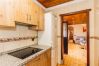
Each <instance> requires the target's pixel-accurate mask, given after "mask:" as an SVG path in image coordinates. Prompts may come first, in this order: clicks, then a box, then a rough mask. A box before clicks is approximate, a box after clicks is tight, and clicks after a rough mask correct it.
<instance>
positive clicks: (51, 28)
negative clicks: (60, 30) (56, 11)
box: [38, 12, 58, 66]
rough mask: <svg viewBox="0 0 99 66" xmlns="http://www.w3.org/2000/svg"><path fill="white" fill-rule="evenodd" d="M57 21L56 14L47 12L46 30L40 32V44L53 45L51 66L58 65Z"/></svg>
mask: <svg viewBox="0 0 99 66" xmlns="http://www.w3.org/2000/svg"><path fill="white" fill-rule="evenodd" d="M56 33H57V23H56V21H55V16H54V15H53V14H52V13H51V12H49V13H46V14H45V29H44V31H42V32H41V31H39V34H38V44H39V45H48V46H51V47H52V54H51V58H52V60H51V62H52V65H51V66H56V65H57V56H58V55H57V34H56Z"/></svg>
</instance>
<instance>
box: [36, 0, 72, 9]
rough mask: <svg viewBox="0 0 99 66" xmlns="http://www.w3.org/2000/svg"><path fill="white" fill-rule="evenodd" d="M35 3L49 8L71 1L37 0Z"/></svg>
mask: <svg viewBox="0 0 99 66" xmlns="http://www.w3.org/2000/svg"><path fill="white" fill-rule="evenodd" d="M37 1H38V2H40V3H41V4H42V5H43V6H44V7H46V8H49V7H52V6H56V5H59V4H62V3H66V2H69V1H72V0H37Z"/></svg>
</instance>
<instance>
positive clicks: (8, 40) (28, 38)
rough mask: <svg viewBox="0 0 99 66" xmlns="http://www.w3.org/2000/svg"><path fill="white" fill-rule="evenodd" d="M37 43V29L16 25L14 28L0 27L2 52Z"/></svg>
mask: <svg viewBox="0 0 99 66" xmlns="http://www.w3.org/2000/svg"><path fill="white" fill-rule="evenodd" d="M33 44H37V31H34V30H29V29H28V27H27V26H21V25H16V29H13V30H1V29H0V53H1V52H6V51H10V50H14V49H17V48H21V47H25V46H29V45H33Z"/></svg>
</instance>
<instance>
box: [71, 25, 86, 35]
mask: <svg viewBox="0 0 99 66" xmlns="http://www.w3.org/2000/svg"><path fill="white" fill-rule="evenodd" d="M69 26H72V27H73V28H74V35H76V36H84V37H86V35H87V33H86V32H83V27H84V26H86V24H76V25H69Z"/></svg>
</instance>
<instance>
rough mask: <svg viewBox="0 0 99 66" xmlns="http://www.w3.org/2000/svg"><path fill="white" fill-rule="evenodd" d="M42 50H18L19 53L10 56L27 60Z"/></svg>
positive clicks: (12, 53) (15, 52)
mask: <svg viewBox="0 0 99 66" xmlns="http://www.w3.org/2000/svg"><path fill="white" fill-rule="evenodd" d="M41 50H42V49H40V48H33V47H28V48H24V49H21V50H17V51H14V52H11V53H8V54H9V55H12V56H14V57H17V58H20V59H25V58H27V57H29V56H30V55H33V54H35V53H37V52H39V51H41Z"/></svg>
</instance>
